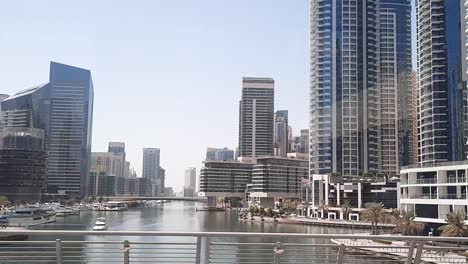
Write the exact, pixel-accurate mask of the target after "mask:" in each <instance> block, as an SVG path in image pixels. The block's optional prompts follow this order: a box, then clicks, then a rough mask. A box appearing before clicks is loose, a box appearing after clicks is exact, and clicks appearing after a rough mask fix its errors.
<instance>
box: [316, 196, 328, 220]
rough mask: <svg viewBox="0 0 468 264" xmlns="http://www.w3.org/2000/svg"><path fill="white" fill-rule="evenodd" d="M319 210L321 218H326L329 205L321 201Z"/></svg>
mask: <svg viewBox="0 0 468 264" xmlns="http://www.w3.org/2000/svg"><path fill="white" fill-rule="evenodd" d="M318 209H319V210H320V211H321V218H325V213H327V212H328V205H327V204H326V202H325V201H324V200H321V201H320V205H319V208H318Z"/></svg>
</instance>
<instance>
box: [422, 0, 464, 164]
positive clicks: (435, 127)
mask: <svg viewBox="0 0 468 264" xmlns="http://www.w3.org/2000/svg"><path fill="white" fill-rule="evenodd" d="M462 6H463V1H450V0H439V1H427V0H417V6H416V14H417V18H416V21H417V28H418V30H417V62H418V83H419V87H418V95H419V100H418V107H419V109H418V110H419V111H418V130H419V144H418V147H419V151H418V154H419V161H420V163H422V164H430V163H436V162H443V161H454V160H462V159H465V154H464V146H465V142H464V134H466V132H465V131H464V130H465V129H464V124H463V119H464V110H466V109H464V107H465V105H466V102H464V101H465V100H466V98H464V96H466V93H465V92H464V91H466V82H465V81H464V80H463V79H465V78H464V75H465V74H466V72H465V73H462V68H463V64H465V62H463V64H462V61H461V59H460V57H461V55H462V54H463V50H464V49H462V46H461V44H462V41H461V40H462V39H461V36H462V34H461V32H462V28H461V20H462V19H461V14H462V10H464V9H462ZM463 13H464V12H463ZM464 99H465V100H464Z"/></svg>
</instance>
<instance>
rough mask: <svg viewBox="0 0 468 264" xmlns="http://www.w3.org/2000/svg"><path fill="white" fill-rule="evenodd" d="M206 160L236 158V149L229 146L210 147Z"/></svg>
mask: <svg viewBox="0 0 468 264" xmlns="http://www.w3.org/2000/svg"><path fill="white" fill-rule="evenodd" d="M205 160H220V161H223V160H226V161H228V160H234V150H231V149H228V148H222V149H218V148H208V149H207V150H206V158H205Z"/></svg>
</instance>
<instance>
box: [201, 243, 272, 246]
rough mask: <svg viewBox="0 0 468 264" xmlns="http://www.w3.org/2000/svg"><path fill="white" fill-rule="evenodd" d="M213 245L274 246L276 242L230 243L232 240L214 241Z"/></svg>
mask: <svg viewBox="0 0 468 264" xmlns="http://www.w3.org/2000/svg"><path fill="white" fill-rule="evenodd" d="M210 245H212V246H225V245H226V246H231V245H232V246H234V245H246V246H255V245H258V246H274V245H275V243H248V242H246V243H230V242H212V243H210Z"/></svg>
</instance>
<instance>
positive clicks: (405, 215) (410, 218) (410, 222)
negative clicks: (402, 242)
mask: <svg viewBox="0 0 468 264" xmlns="http://www.w3.org/2000/svg"><path fill="white" fill-rule="evenodd" d="M415 219H416V215H415V213H414V211H413V210H409V211H401V214H400V215H399V216H398V218H397V219H396V221H395V225H396V226H395V229H394V232H398V233H401V234H402V235H404V236H416V235H419V234H420V233H421V232H422V231H423V230H424V224H422V223H418V222H416V221H415Z"/></svg>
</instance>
